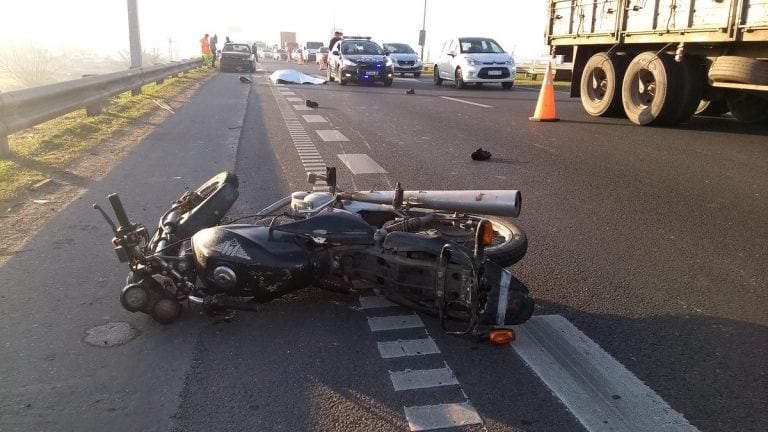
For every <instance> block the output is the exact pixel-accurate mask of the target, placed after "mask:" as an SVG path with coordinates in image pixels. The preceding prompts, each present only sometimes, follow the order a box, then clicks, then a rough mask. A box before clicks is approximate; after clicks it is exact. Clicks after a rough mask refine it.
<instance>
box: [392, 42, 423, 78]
mask: <svg viewBox="0 0 768 432" xmlns="http://www.w3.org/2000/svg"><path fill="white" fill-rule="evenodd" d="M384 49H385V50H387V51H389V58H391V59H392V63H394V65H395V73H399V74H400V76H403V75H405V74H406V73H411V74H413V77H414V78H418V77H420V76H421V66H422V65H421V59H420V58H419V55H418V54H416V51H414V50H413V48H411V46H410V45H408V44H404V43H385V44H384Z"/></svg>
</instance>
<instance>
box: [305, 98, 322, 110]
mask: <svg viewBox="0 0 768 432" xmlns="http://www.w3.org/2000/svg"><path fill="white" fill-rule="evenodd" d="M305 103H306V104H307V106H308V107H310V108H317V107H319V106H320V104H319V103H317V102H313V101H311V100H309V99H307V100H306V102H305Z"/></svg>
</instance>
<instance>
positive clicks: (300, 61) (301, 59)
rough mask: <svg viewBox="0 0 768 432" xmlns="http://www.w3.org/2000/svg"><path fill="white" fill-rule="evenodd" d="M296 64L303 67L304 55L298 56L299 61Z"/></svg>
mask: <svg viewBox="0 0 768 432" xmlns="http://www.w3.org/2000/svg"><path fill="white" fill-rule="evenodd" d="M296 63H297V64H300V65H303V64H304V55H303V54H302V55H300V56H299V60H298V61H297V62H296Z"/></svg>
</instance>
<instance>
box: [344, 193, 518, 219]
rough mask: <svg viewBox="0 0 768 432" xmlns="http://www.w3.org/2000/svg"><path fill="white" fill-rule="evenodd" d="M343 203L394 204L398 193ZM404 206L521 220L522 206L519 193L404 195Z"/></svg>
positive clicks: (356, 196)
mask: <svg viewBox="0 0 768 432" xmlns="http://www.w3.org/2000/svg"><path fill="white" fill-rule="evenodd" d="M342 198H343V199H349V200H355V201H363V202H368V203H373V204H392V202H393V201H394V199H395V192H394V191H368V192H351V193H344V194H342ZM403 204H408V205H410V206H412V207H417V208H418V207H423V208H428V209H433V210H444V211H456V212H463V213H479V214H485V215H493V216H503V217H518V216H519V215H520V207H521V205H522V195H521V194H520V191H519V190H460V191H450V190H449V191H403Z"/></svg>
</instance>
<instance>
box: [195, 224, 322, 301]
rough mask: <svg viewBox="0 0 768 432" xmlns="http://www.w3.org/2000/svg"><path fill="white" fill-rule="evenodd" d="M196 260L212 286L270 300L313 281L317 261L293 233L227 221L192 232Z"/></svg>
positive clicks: (258, 298) (198, 269)
mask: <svg viewBox="0 0 768 432" xmlns="http://www.w3.org/2000/svg"><path fill="white" fill-rule="evenodd" d="M192 249H193V251H194V255H195V265H196V267H197V272H198V274H199V275H200V278H201V279H202V281H203V283H204V284H205V286H206V287H208V288H209V289H212V290H215V291H217V292H224V293H226V294H228V295H232V296H242V297H251V296H252V297H254V299H255V300H256V301H259V302H266V301H269V300H272V299H274V298H277V297H280V296H282V295H284V294H287V293H289V292H292V291H296V290H299V289H302V288H305V287H307V286H309V285H310V283H311V282H312V274H313V271H312V270H313V268H314V267H313V264H312V261H311V259H310V255H309V253H308V251H307V249H306V248H305V247H304V246H303V245H302V244H301V243H300V242H299V241H298V240H297V239H296V237H295V236H291V235H286V234H283V233H280V232H275V231H273V232H272V233H270V232H269V228H268V227H264V226H253V225H224V226H217V227H213V228H207V229H204V230H201V231H199V232H198V233H197V234H195V235H194V236H193V237H192Z"/></svg>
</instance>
